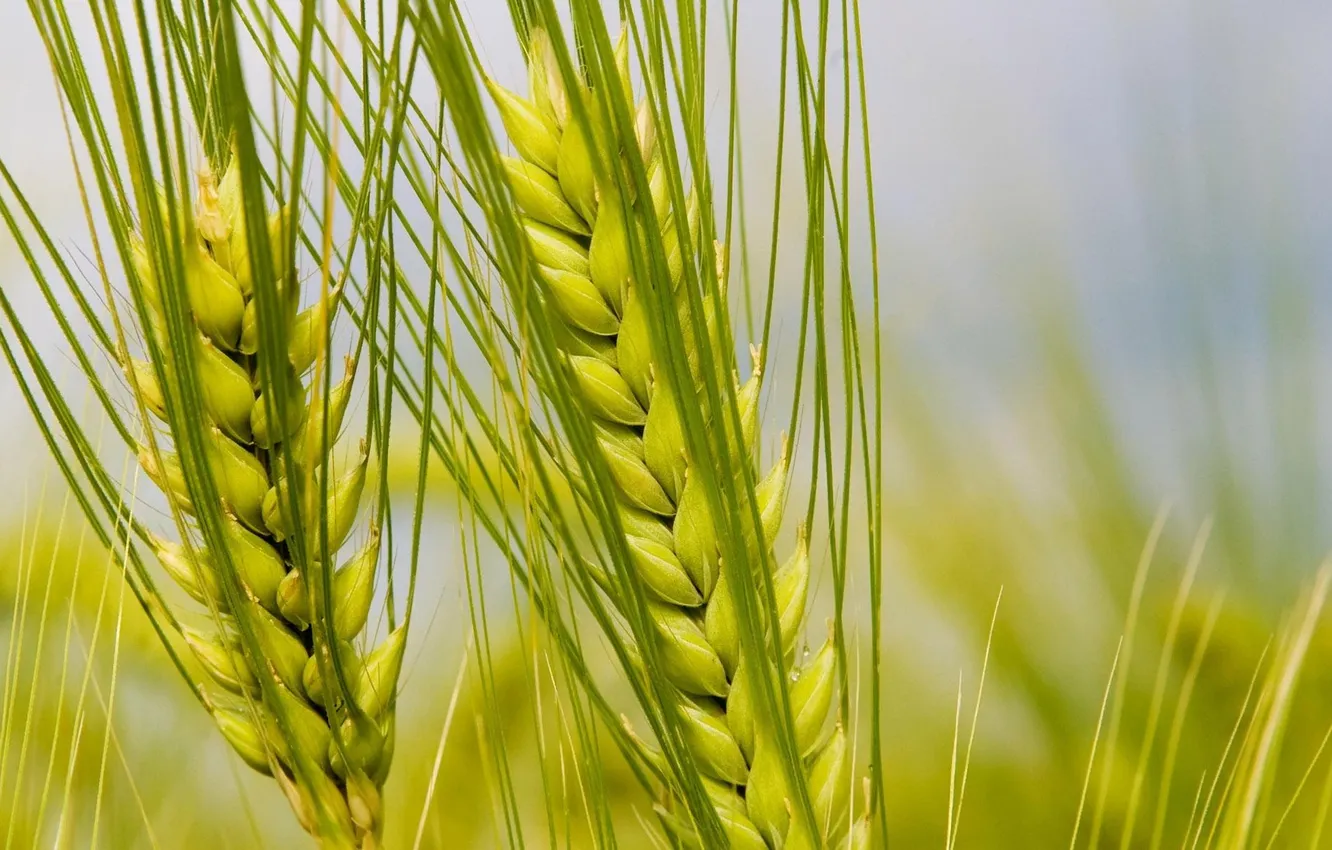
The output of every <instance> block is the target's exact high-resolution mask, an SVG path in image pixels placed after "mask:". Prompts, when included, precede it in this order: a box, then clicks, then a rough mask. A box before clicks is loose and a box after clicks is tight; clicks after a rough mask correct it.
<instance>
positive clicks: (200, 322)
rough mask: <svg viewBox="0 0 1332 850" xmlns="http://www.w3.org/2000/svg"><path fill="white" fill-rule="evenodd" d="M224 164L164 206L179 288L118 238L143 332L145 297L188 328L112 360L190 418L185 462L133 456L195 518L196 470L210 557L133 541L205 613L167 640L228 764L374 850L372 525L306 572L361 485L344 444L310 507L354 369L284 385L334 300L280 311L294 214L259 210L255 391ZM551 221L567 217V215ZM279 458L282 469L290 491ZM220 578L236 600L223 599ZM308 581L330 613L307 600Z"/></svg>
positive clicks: (384, 699) (348, 530)
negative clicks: (267, 260)
mask: <svg viewBox="0 0 1332 850" xmlns="http://www.w3.org/2000/svg"><path fill="white" fill-rule="evenodd" d="M554 151H555V149H554V148H553V147H552V148H551V162H553V161H554ZM238 161H239V160H238V158H237V157H235V156H233V157H232V159H231V165H230V166H229V167H228V168H227V169H226V170H225V172H224V173H223V175H222V177H221V178H220V179H218V178H217V177H216V176H215V174H214V172H213V171H212V169H211V167H208V166H205V168H204V169H203V170H202V172H201V173H200V175H199V195H198V203H197V208H196V209H194V210H193V211H192V214H191V215H183V216H182V215H180V213H178V214H177V215H178V217H183V218H184V219H185V224H186V226H184V227H183V228H182V229H181V230H180V232H179V233H177V234H176V235H175V237H173V238H179V239H181V240H183V242H182V244H181V245H180V246H179V247H180V248H181V249H182V250H181V255H182V256H183V257H184V258H185V263H184V279H183V280H180V281H176V280H174V279H172V278H171V277H170V276H169V275H168V274H165V273H163V272H162V270H161V269H158V268H155V267H154V261H153V252H151V251H150V250H149V246H148V244H147V243H146V242H145V241H144V240H143V239H142V238H139V237H136V238H135V239H133V240H132V245H131V248H132V260H133V266H134V272H135V275H136V277H137V278H138V280H139V283H140V284H141V285H140V287H139V288H138V292H139V294H140V295H141V297H142V299H143V300H144V301H145V302H146V303H144V305H143V306H144V307H145V310H146V313H147V315H148V316H149V318H150V320H151V321H152V322H153V323H154V325H159V324H161V317H162V311H161V303H162V302H161V295H162V293H163V292H164V291H165V290H166V288H167V287H170V286H180V287H181V291H182V292H183V294H184V297H185V303H186V304H187V305H188V306H189V313H190V316H191V317H192V319H193V321H194V323H195V326H196V329H197V333H196V334H195V335H194V339H193V341H192V344H193V345H194V346H195V348H194V351H193V354H194V357H193V358H192V360H193V362H194V363H195V366H196V369H195V372H194V374H188V375H187V374H172V373H173V372H174V371H176V370H179V369H180V368H181V367H180V366H179V365H178V364H181V363H184V362H186V361H185V360H184V359H180V358H175V357H170V356H167V357H164V358H163V359H164V360H165V361H166V362H162V363H151V362H149V361H146V360H140V359H135V358H131V357H128V356H125V357H123V358H122V359H121V362H122V366H123V370H124V372H125V374H126V378H127V381H128V383H129V384H130V387H131V390H132V391H133V392H135V393H136V394H137V396H138V398H139V399H140V400H141V401H142V402H143V405H144V407H145V408H146V409H147V410H148V411H149V412H150V413H151V414H152V416H153V417H155V418H156V419H157V420H161V421H162V422H167V423H168V424H169V423H170V422H171V419H172V417H171V416H170V412H171V411H170V407H171V403H170V401H169V399H168V393H166V392H164V388H169V387H170V386H172V385H173V381H175V382H182V383H180V385H183V382H186V381H188V382H192V383H193V384H194V387H195V389H196V390H197V392H198V397H199V398H200V399H201V400H202V402H203V411H202V413H203V414H204V418H205V420H206V424H205V431H204V433H203V434H202V438H203V439H202V444H203V447H204V457H203V458H202V459H201V460H202V461H203V463H202V464H197V465H192V464H187V463H183V459H182V458H181V457H180V456H179V455H178V454H177V452H178V451H186V450H188V449H186V448H185V444H184V443H180V444H179V445H178V448H177V449H175V450H173V449H171V448H170V447H168V446H165V445H154V444H151V443H150V444H145V445H144V446H142V447H141V448H140V450H139V459H140V461H141V462H142V464H143V467H144V470H145V472H146V473H147V475H148V477H149V478H151V479H152V480H153V481H154V482H156V483H157V484H158V486H159V487H160V488H161V489H162V491H163V493H164V495H165V497H166V498H167V499H168V500H169V501H170V502H171V503H173V504H174V505H175V506H176V507H178V508H179V509H180V511H181V512H182V513H183V514H184V515H186V516H195V515H197V514H198V513H199V512H198V511H197V508H198V507H199V505H200V504H201V503H200V502H199V499H200V498H203V496H202V493H201V492H196V490H195V489H193V488H194V487H197V486H199V485H197V484H192V482H191V481H190V480H189V479H188V477H187V475H186V474H185V473H186V469H187V468H191V467H193V468H195V469H198V468H205V469H206V470H207V472H208V473H209V475H210V477H211V478H212V481H213V485H214V487H215V489H216V494H217V496H218V497H219V498H220V499H221V504H220V505H219V506H218V507H219V510H218V511H217V512H216V515H218V516H220V517H221V519H222V523H221V530H222V536H221V540H220V541H218V542H217V547H218V548H209V547H208V546H205V545H204V542H203V541H202V540H201V539H199V538H200V537H201V536H202V535H200V534H199V532H198V530H197V529H194V528H193V527H191V526H190V525H187V526H185V527H184V528H183V529H182V531H183V532H184V533H186V535H187V537H189V538H192V539H188V540H185V541H182V542H180V543H177V542H174V541H170V540H166V539H163V538H158V537H152V538H150V540H149V543H150V548H151V550H152V551H153V552H154V553H155V554H156V556H157V558H158V560H159V561H160V562H161V564H162V566H163V568H164V570H165V572H166V574H167V575H169V576H170V577H171V578H172V579H173V580H174V581H175V582H176V583H177V584H178V585H179V586H180V587H181V588H182V589H183V590H184V591H185V593H186V594H188V595H189V596H190V597H191V598H192V599H193V600H194V601H195V602H197V603H199V604H200V605H201V606H202V607H203V608H205V609H206V614H207V621H206V622H205V623H204V624H203V625H193V624H187V623H191V618H190V616H189V615H188V614H187V612H186V611H184V610H182V611H181V612H178V613H179V614H181V616H178V617H175V618H174V619H176V621H178V622H180V623H181V624H182V625H181V627H180V638H181V640H182V641H183V643H184V645H185V646H186V647H188V649H189V651H190V652H189V654H190V655H191V656H192V657H193V658H194V659H195V660H197V662H198V667H199V669H200V670H201V671H202V678H203V680H204V682H205V683H207V684H206V685H205V687H204V690H205V691H206V692H207V693H208V694H209V699H208V701H207V703H206V704H207V705H208V706H209V709H210V711H211V712H212V715H213V717H214V720H215V721H216V722H217V725H218V728H219V730H220V731H221V732H222V735H223V737H224V738H226V740H227V741H228V742H229V743H230V744H231V745H232V748H233V749H234V750H235V751H236V752H237V754H238V755H239V756H240V757H241V758H242V760H244V761H245V762H246V763H247V764H249V765H251V766H252V767H254V768H255V769H256V770H259V771H261V772H263V773H266V774H270V775H272V776H273V777H274V778H275V779H276V780H277V781H278V784H279V785H280V787H281V788H282V790H283V792H284V793H285V794H286V796H287V798H288V799H289V801H290V802H291V804H292V806H293V809H294V810H295V812H296V814H297V817H298V819H299V820H300V822H301V823H302V825H303V826H304V827H305V828H306V829H307V830H309V831H310V832H311V833H312V834H314V835H315V836H316V837H317V838H318V839H319V841H320V843H321V844H322V845H323V846H326V847H378V846H380V837H379V833H380V830H381V829H382V823H383V811H382V808H383V802H382V794H381V793H380V787H381V786H382V784H383V782H384V778H385V775H386V772H387V757H386V754H387V753H390V752H391V748H392V729H393V703H394V694H395V692H396V688H397V681H398V676H399V673H400V671H401V667H402V656H403V649H404V643H405V639H406V632H405V627H399V628H398V629H397V630H395V631H394V632H393V633H392V634H391V635H390V636H389V638H388V639H387V640H386V641H385V642H384V643H382V644H381V645H380V646H378V647H376V648H374V649H372V650H370V651H369V653H368V655H367V656H366V657H364V658H363V657H362V655H361V653H360V651H358V650H357V649H356V647H355V645H354V644H353V641H355V640H357V638H358V637H360V636H361V634H362V632H363V631H364V629H365V626H366V623H367V621H368V619H369V614H370V609H371V605H372V602H373V600H374V595H375V585H376V573H377V565H378V560H379V553H380V546H379V540H380V536H379V530H378V527H377V526H375V525H373V524H372V526H371V528H370V530H369V534H368V536H367V538H366V541H365V543H364V545H360V546H358V547H357V548H356V549H355V550H354V552H353V554H351V555H350V556H348V557H345V558H344V559H343V560H344V563H343V565H342V566H341V568H339V569H337V570H336V571H331V572H330V570H329V569H325V568H323V567H322V566H321V565H322V564H323V563H329V564H330V565H331V564H336V563H337V555H338V553H339V550H340V549H341V548H342V545H343V544H344V542H346V541H347V540H348V539H350V538H351V537H352V536H353V531H354V529H355V527H356V523H357V516H358V512H359V507H360V504H361V501H362V494H363V491H364V489H365V484H366V477H367V466H368V455H369V453H368V450H367V447H366V445H365V444H364V443H362V445H361V447H360V450H359V454H358V456H357V458H356V459H355V460H354V462H352V463H351V464H349V465H348V466H347V467H346V468H344V469H341V470H339V471H338V473H337V474H336V475H329V476H327V479H328V480H327V493H326V499H324V500H323V501H322V502H321V501H320V500H319V498H318V494H319V492H320V485H319V482H320V480H321V477H322V476H323V472H322V470H323V469H324V468H325V467H326V466H327V465H328V464H327V461H328V458H329V457H330V456H331V452H330V449H331V448H332V447H333V445H334V444H335V442H336V441H337V439H338V437H339V434H340V432H341V429H342V424H343V420H344V417H345V414H346V412H347V407H348V403H349V400H350V395H351V388H352V382H353V377H354V374H355V364H354V363H353V362H352V361H351V360H348V361H347V367H346V374H345V376H344V377H343V378H342V380H341V381H338V382H336V383H334V384H333V385H332V387H331V389H330V392H329V393H328V395H327V397H326V396H325V395H324V394H323V392H322V383H321V385H319V386H316V387H314V388H307V387H305V386H303V385H302V378H301V376H302V375H304V374H305V373H306V372H307V371H308V370H309V369H310V367H311V366H312V365H313V364H315V363H316V362H325V363H326V362H327V357H325V356H324V353H323V351H324V349H323V340H325V339H326V338H327V337H326V336H325V326H326V323H327V322H329V321H331V319H332V315H333V308H334V307H336V304H337V293H336V292H335V293H334V296H333V298H331V299H328V300H321V301H319V302H317V303H316V304H314V305H313V306H311V307H310V308H308V309H307V310H305V311H303V312H298V311H297V310H296V303H297V302H296V299H297V297H298V295H299V293H298V290H297V287H296V283H295V275H294V273H293V269H291V268H290V267H289V266H288V265H287V264H285V263H284V261H283V258H282V257H281V253H282V252H281V250H280V246H281V245H282V244H285V242H286V237H287V235H288V234H289V233H290V230H289V229H288V228H292V227H295V226H296V222H295V221H294V219H293V217H292V214H291V213H290V211H280V212H275V213H274V214H273V215H272V216H270V217H269V222H268V229H269V238H270V240H271V241H272V242H273V245H274V256H275V259H277V261H278V268H277V269H276V270H275V271H276V280H275V281H273V283H274V284H275V286H276V290H277V292H278V304H279V306H278V308H277V309H278V310H280V311H281V315H280V316H279V321H278V324H279V326H281V327H284V328H285V330H286V333H285V337H284V338H285V339H286V340H287V343H286V344H287V349H288V350H287V351H286V352H285V354H286V356H285V357H283V358H281V360H280V363H281V368H284V369H285V375H283V376H282V377H283V380H282V381H281V383H282V384H283V385H285V391H284V395H283V397H282V398H277V397H274V398H272V399H270V398H269V396H270V389H271V388H270V387H269V385H268V384H267V383H266V378H265V376H264V374H263V372H264V370H263V369H261V368H260V363H261V361H262V358H263V356H264V352H263V351H262V350H261V346H260V334H259V328H260V323H261V320H262V319H263V316H262V315H261V314H260V312H259V306H258V305H259V299H258V298H257V297H256V293H255V290H256V284H258V283H259V282H260V281H257V280H256V278H255V275H254V273H253V269H252V267H251V265H250V257H249V247H248V244H249V240H248V237H247V234H246V232H245V225H244V217H243V215H242V212H241V206H242V205H241V202H240V175H239V172H238V165H237V163H238ZM551 182H552V181H551V179H550V178H547V180H546V182H545V183H543V184H542V185H544V186H546V188H549V186H550V184H551ZM160 202H161V203H163V204H166V203H169V201H168V200H166V199H165V198H163V199H162V200H161V201H160ZM182 212H183V211H182ZM559 223H560V224H561V225H563V226H566V227H575V226H576V225H577V222H576V221H575V220H573V219H567V218H566V219H560V220H559ZM149 330H151V331H152V332H154V333H155V336H156V338H157V339H158V340H159V341H162V342H163V344H165V340H166V335H165V334H163V333H159V332H157V331H158V328H157V327H154V328H151V329H149ZM166 353H167V354H168V355H169V354H170V352H169V351H167V352H166ZM146 424H152V423H146ZM159 442H160V438H159ZM284 456H285V457H289V458H290V459H291V460H292V461H294V464H295V467H294V468H295V469H296V470H297V476H296V479H294V480H293V482H292V485H291V486H290V490H291V492H290V493H288V492H287V491H288V485H287V484H286V481H287V479H286V477H285V476H286V473H287V470H288V469H289V467H288V466H287V465H286V464H284V463H283V461H282V459H283V457H284ZM279 485H280V486H279ZM279 491H281V492H279ZM287 496H290V497H291V498H290V500H288V499H287V498H286V497H287ZM291 505H296V506H299V508H298V509H299V511H300V514H301V515H300V520H301V527H303V528H304V529H305V530H306V535H307V536H306V539H305V540H304V541H303V543H304V545H303V546H302V547H295V546H293V545H292V541H291V540H289V539H286V538H287V536H288V529H289V528H292V527H295V523H294V522H293V521H292V520H293V518H291V517H288V516H287V511H288V509H289V507H290V506H291ZM297 549H301V550H302V554H301V555H298V554H297V552H296V550H297ZM298 557H299V558H300V563H299V564H298V563H297V558H298ZM298 567H300V568H299V569H298ZM233 579H234V580H235V582H236V584H235V588H236V589H237V590H238V591H239V594H240V595H239V596H235V595H233V594H230V593H229V592H228V587H229V583H230V582H231V581H232V580H233ZM325 582H328V584H327V585H326V584H325ZM326 588H327V589H328V590H331V594H332V605H331V607H329V606H327V605H325V604H324V603H323V601H322V600H323V599H324V597H323V595H322V594H323V593H324V591H325V589H326ZM197 616H198V615H197V613H196V614H195V615H194V618H195V619H197ZM242 625H243V626H245V627H247V629H248V632H247V633H248V634H250V635H251V636H252V644H251V645H250V649H247V648H246V642H245V641H243V640H242V639H241V637H240V635H241V627H242ZM329 641H332V642H334V643H335V644H336V647H337V652H336V659H335V658H334V653H333V652H331V651H328V645H329V643H328V642H329ZM320 648H322V651H321V650H320ZM335 674H336V675H335ZM330 676H331V677H332V678H330ZM330 685H331V687H330ZM228 694H230V695H233V696H228ZM353 705H354V706H355V707H356V708H355V710H350V708H349V707H350V706H353ZM335 728H336V729H337V730H339V733H338V734H336V735H335V734H334V732H333V730H334V729H335ZM302 766H304V767H302Z"/></svg>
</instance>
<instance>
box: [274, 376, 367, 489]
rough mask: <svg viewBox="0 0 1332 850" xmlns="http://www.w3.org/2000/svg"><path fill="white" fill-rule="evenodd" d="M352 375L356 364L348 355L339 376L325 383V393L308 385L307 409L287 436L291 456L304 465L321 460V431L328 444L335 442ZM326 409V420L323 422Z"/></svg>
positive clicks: (310, 466) (349, 398) (348, 400)
mask: <svg viewBox="0 0 1332 850" xmlns="http://www.w3.org/2000/svg"><path fill="white" fill-rule="evenodd" d="M355 377H356V366H355V363H353V361H352V359H351V358H350V357H349V358H347V361H346V369H345V371H344V372H343V376H342V380H340V381H338V382H337V383H336V384H334V385H333V386H331V387H329V390H328V395H327V396H325V395H324V393H323V392H322V390H321V388H320V387H311V388H310V403H309V408H308V409H309V413H308V415H307V416H306V418H305V424H304V425H302V426H301V428H300V430H298V431H297V432H296V434H295V435H294V436H293V437H292V438H291V442H290V446H291V452H292V456H293V457H294V458H295V459H296V461H297V462H298V463H300V464H304V465H305V466H306V467H307V468H314V467H315V466H317V465H318V464H319V463H320V462H322V461H323V458H324V454H325V452H326V448H327V447H326V445H325V442H324V440H325V433H327V439H328V443H327V445H328V446H331V445H333V443H335V442H337V440H338V437H339V436H340V435H341V433H342V421H343V419H344V417H345V416H346V415H347V406H348V404H350V402H351V394H352V384H353V381H354V380H355ZM325 411H327V424H326V423H325Z"/></svg>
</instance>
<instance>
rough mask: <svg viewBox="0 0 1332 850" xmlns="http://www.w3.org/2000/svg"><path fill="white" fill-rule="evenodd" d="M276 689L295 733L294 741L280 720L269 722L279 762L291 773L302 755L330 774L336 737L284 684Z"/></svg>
mask: <svg viewBox="0 0 1332 850" xmlns="http://www.w3.org/2000/svg"><path fill="white" fill-rule="evenodd" d="M274 687H275V690H276V691H277V694H278V700H279V702H280V704H281V711H282V712H283V713H284V714H285V715H286V720H287V722H288V723H289V724H290V726H291V733H292V734H291V736H290V737H288V736H287V735H285V734H283V731H282V728H281V727H280V726H279V724H278V720H277V717H275V716H273V715H272V714H269V715H268V717H267V718H265V719H266V720H267V721H268V722H269V723H270V724H272V729H271V730H270V740H272V741H274V742H275V744H274V749H275V750H276V751H277V755H278V758H279V759H280V760H281V761H282V763H283V764H285V765H286V766H287V767H288V768H289V769H294V768H295V762H294V758H293V757H294V754H295V753H300V754H301V755H302V756H304V757H305V758H307V759H309V760H310V761H312V762H314V763H315V764H316V765H318V766H319V767H320V768H321V769H323V770H328V769H329V764H328V743H329V741H330V740H331V737H332V733H331V732H330V731H329V728H328V723H327V722H325V720H324V718H323V717H322V716H320V714H319V713H318V712H317V711H315V710H314V709H313V708H311V707H310V704H309V703H308V702H306V701H305V700H304V699H302V698H301V697H300V696H299V695H297V694H295V693H293V692H292V691H291V690H289V689H288V688H287V687H286V686H285V685H284V684H283V683H281V682H279V683H277V684H276V685H275V686H274Z"/></svg>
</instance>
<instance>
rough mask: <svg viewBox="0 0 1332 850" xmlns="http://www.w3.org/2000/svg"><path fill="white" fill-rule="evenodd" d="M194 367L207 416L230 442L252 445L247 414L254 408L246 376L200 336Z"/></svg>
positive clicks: (224, 354)
mask: <svg viewBox="0 0 1332 850" xmlns="http://www.w3.org/2000/svg"><path fill="white" fill-rule="evenodd" d="M195 365H196V366H197V367H198V379H199V392H200V394H201V395H202V396H203V403H204V410H205V411H206V412H207V413H208V415H209V417H210V418H211V419H212V420H213V422H215V423H216V424H217V426H218V427H219V428H221V429H222V431H223V433H225V434H226V435H227V436H228V437H230V438H232V439H233V440H235V441H237V442H239V443H245V444H249V443H251V442H253V435H252V432H251V430H250V412H251V411H252V410H253V409H254V389H253V388H252V387H251V386H250V377H249V375H247V374H245V370H244V369H243V368H241V366H240V364H238V363H237V362H236V361H234V360H232V359H231V358H230V357H228V356H227V355H226V353H225V352H223V351H222V350H220V349H219V348H217V347H216V346H215V345H213V343H212V342H211V341H210V340H209V339H208V338H207V337H205V336H200V337H199V347H198V349H197V356H196V358H195Z"/></svg>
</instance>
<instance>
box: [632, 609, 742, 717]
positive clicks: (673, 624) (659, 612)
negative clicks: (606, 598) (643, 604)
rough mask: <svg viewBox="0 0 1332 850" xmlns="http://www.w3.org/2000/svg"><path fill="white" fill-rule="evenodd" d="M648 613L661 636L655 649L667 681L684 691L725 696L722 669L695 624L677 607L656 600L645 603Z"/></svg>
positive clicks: (724, 672) (719, 661) (725, 686)
mask: <svg viewBox="0 0 1332 850" xmlns="http://www.w3.org/2000/svg"><path fill="white" fill-rule="evenodd" d="M648 616H650V617H651V618H652V624H653V625H654V626H655V627H656V630H657V634H658V636H659V637H660V638H661V641H660V643H659V646H658V648H659V650H660V652H661V661H662V666H663V667H664V668H665V672H666V676H667V678H668V679H670V681H671V683H672V684H674V685H675V686H676V687H677V688H679V689H680V690H682V691H684V692H685V693H688V694H696V695H699V696H716V697H724V696H726V691H727V689H728V687H729V686H728V684H727V681H726V671H725V669H723V668H722V663H721V659H719V658H718V657H717V652H716V650H715V649H713V648H712V645H711V644H710V643H708V640H707V638H706V637H705V636H704V634H703V630H702V629H700V628H699V627H698V624H697V623H695V622H694V621H693V619H691V618H690V617H689V615H688V614H686V613H685V612H684V611H683V610H681V609H680V608H677V607H675V606H674V605H662V604H660V603H656V602H649V603H648Z"/></svg>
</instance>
